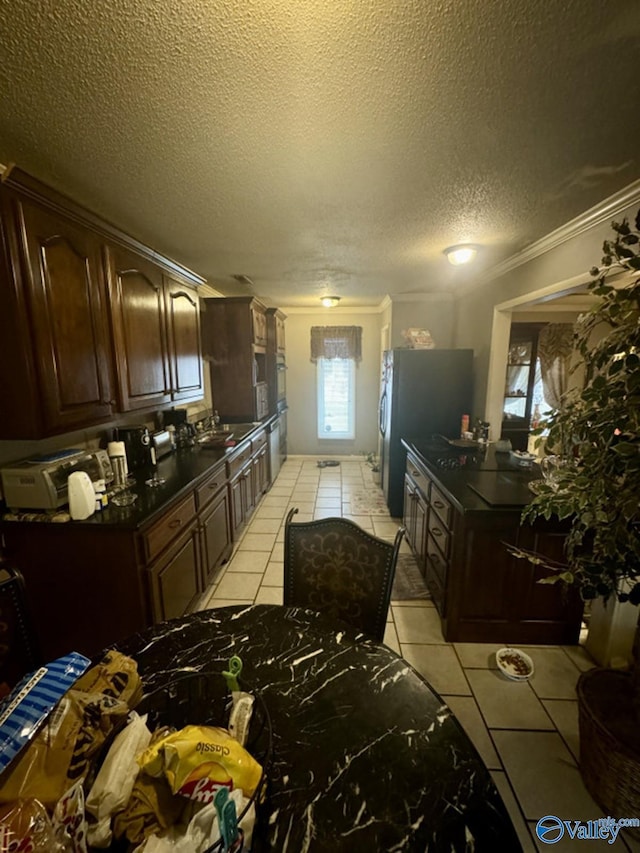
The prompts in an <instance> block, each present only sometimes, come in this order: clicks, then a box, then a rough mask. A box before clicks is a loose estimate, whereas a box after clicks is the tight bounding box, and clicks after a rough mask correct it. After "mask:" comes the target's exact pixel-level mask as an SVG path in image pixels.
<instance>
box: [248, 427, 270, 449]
mask: <svg viewBox="0 0 640 853" xmlns="http://www.w3.org/2000/svg"><path fill="white" fill-rule="evenodd" d="M266 443H267V433H266V432H265V431H264V430H263V431H262V432H260V433H258V435H256V436H254V437H253V438H252V439H251V447H252V449H253V452H254V453H255V452H256V451H258V450H260V449H261V448H262V447H264V446H265V444H266Z"/></svg>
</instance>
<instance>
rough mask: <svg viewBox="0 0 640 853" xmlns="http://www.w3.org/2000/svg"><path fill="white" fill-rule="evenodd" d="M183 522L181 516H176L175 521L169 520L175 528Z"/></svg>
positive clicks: (170, 524)
mask: <svg viewBox="0 0 640 853" xmlns="http://www.w3.org/2000/svg"><path fill="white" fill-rule="evenodd" d="M181 524H182V519H181V518H174V519H173V521H170V522H169V527H171V528H173V529H175V528H176V527H180V525H181Z"/></svg>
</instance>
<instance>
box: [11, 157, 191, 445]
mask: <svg viewBox="0 0 640 853" xmlns="http://www.w3.org/2000/svg"><path fill="white" fill-rule="evenodd" d="M203 283H204V279H202V278H200V277H199V276H197V275H196V274H195V273H192V272H190V271H189V270H187V269H186V268H184V267H182V266H180V265H179V264H176V263H174V262H173V261H171V260H170V259H168V258H166V257H163V256H161V255H159V254H157V253H156V252H153V251H152V250H151V249H149V248H147V247H146V246H144V245H143V244H142V243H139V242H138V241H136V240H135V239H133V238H132V237H129V236H128V235H126V234H124V233H123V232H121V231H120V230H119V229H118V228H116V227H115V226H113V225H110V224H109V223H107V222H105V221H104V220H102V219H100V218H99V217H97V216H95V215H94V214H92V213H91V212H89V211H87V210H86V209H84V208H82V207H80V206H79V205H77V204H75V203H74V202H73V201H71V200H70V199H68V198H66V197H65V196H62V195H60V194H59V193H56V192H55V191H54V190H52V189H50V188H49V187H46V186H45V185H44V184H41V183H40V182H39V181H37V180H35V179H34V178H31V177H30V176H29V175H27V174H25V173H24V172H21V171H20V170H19V169H13V170H11V171H10V172H9V173H8V174H7V173H5V175H4V176H3V180H2V182H1V183H0V341H2V358H1V359H0V387H1V388H2V391H3V402H4V407H3V415H2V418H0V439H38V438H44V437H46V436H49V435H56V434H59V433H65V432H71V431H72V430H76V429H82V428H85V427H90V426H96V425H98V424H100V423H104V422H105V421H108V420H113V418H114V417H115V416H116V415H117V413H118V412H127V411H132V410H136V411H139V410H144V409H146V410H152V409H154V408H157V407H158V406H162V405H166V404H170V403H172V402H174V401H189V400H200V399H202V397H203V390H204V389H203V382H202V366H201V349H200V324H199V313H198V312H199V300H198V295H197V287H198V285H200V284H203Z"/></svg>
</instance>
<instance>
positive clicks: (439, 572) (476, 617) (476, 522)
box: [404, 453, 582, 645]
mask: <svg viewBox="0 0 640 853" xmlns="http://www.w3.org/2000/svg"><path fill="white" fill-rule="evenodd" d="M404 494H405V507H404V521H405V526H406V527H407V540H408V542H409V545H410V546H411V549H412V551H413V553H414V556H415V558H416V561H417V562H418V565H419V567H420V570H421V572H422V573H423V574H424V577H425V581H426V584H427V587H428V589H429V592H430V593H431V597H432V599H433V603H434V604H435V606H436V608H437V610H438V613H439V614H440V619H441V623H442V631H443V635H444V638H445V640H447V641H449V642H472V643H473V642H484V643H501V644H514V645H515V644H518V643H536V644H538V643H540V644H560V643H575V642H577V640H578V636H579V633H580V624H581V617H582V603H581V601H580V599H579V596H578V595H577V593H576V592H575V591H570V592H566V591H563V590H561V589H560V588H559V587H558V586H556V585H549V584H540V583H538V581H539V579H540V578H541V577H545V576H546V575H547V574H548V571H546V570H544V569H539V568H536V567H534V566H532V565H531V564H529V563H528V562H527V561H525V560H518V559H516V558H515V557H513V556H512V555H511V554H510V553H509V551H508V550H507V545H508V544H513V545H515V544H517V545H518V546H519V547H522V548H525V549H528V550H534V551H537V552H539V553H543V554H545V555H546V556H547V557H549V558H550V559H555V560H557V561H558V562H561V561H562V558H563V546H564V539H565V527H564V526H563V525H562V524H560V523H559V522H553V521H549V522H545V521H541V520H540V521H537V522H536V524H535V525H533V526H529V525H521V524H520V510H519V509H517V508H512V509H495V508H490V507H489V506H487V510H486V511H474V512H464V511H461V510H460V509H459V508H458V506H457V505H456V504H455V502H454V500H453V499H452V498H450V496H448V494H447V492H446V489H445V488H444V487H443V486H442V484H441V483H439V482H438V480H437V479H436V475H435V474H434V473H432V472H431V471H430V470H429V469H428V468H427V467H426V466H424V465H423V464H422V462H421V461H420V460H418V459H417V458H415V457H414V456H413V455H412V454H411V453H408V454H407V468H406V473H405V493H404Z"/></svg>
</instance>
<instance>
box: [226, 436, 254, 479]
mask: <svg viewBox="0 0 640 853" xmlns="http://www.w3.org/2000/svg"><path fill="white" fill-rule="evenodd" d="M249 459H251V442H250V441H248V442H247V443H246V444H243V445H242V449H241V450H240V451H239V452H238V453H237V454H236V455H235V456H234V457H233V459H230V460H229V461H228V462H227V472H228V474H229V478H230V479H233V478H234V477H235V476H236V474H237V473H238V472H239V471H241V470H242V468H244V466H245V465H246V464H247V462H248V461H249Z"/></svg>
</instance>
